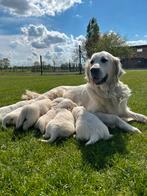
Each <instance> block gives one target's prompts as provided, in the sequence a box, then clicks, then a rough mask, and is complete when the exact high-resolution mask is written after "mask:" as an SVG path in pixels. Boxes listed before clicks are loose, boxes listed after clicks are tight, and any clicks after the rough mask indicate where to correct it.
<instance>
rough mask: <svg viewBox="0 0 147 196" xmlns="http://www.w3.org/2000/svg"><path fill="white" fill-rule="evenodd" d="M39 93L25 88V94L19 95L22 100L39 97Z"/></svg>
mask: <svg viewBox="0 0 147 196" xmlns="http://www.w3.org/2000/svg"><path fill="white" fill-rule="evenodd" d="M39 96H40V94H39V93H36V92H33V91H29V90H26V91H25V94H23V95H22V96H21V99H23V100H30V99H35V98H37V97H39Z"/></svg>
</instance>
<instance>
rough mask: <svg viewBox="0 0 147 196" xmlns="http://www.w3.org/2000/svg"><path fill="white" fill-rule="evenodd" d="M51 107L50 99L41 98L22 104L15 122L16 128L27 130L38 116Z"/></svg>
mask: <svg viewBox="0 0 147 196" xmlns="http://www.w3.org/2000/svg"><path fill="white" fill-rule="evenodd" d="M50 108H51V100H50V99H42V100H38V101H35V102H33V103H32V104H30V105H27V106H24V107H23V108H22V111H21V113H20V115H19V117H18V119H17V122H16V129H19V128H21V127H22V128H23V130H27V129H28V128H30V127H31V126H33V125H34V124H35V123H36V121H37V120H38V119H39V117H40V116H42V115H44V114H45V113H46V112H48V110H49V109H50Z"/></svg>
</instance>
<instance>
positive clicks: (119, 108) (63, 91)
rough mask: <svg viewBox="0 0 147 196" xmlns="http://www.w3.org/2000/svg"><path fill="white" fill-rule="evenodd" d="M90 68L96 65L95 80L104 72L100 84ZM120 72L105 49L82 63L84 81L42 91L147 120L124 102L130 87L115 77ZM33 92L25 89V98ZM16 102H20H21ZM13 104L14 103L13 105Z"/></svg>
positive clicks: (91, 109) (94, 108) (93, 109)
mask: <svg viewBox="0 0 147 196" xmlns="http://www.w3.org/2000/svg"><path fill="white" fill-rule="evenodd" d="M102 58H105V59H107V62H105V63H104V62H102ZM91 62H92V63H91ZM92 68H99V69H100V74H99V76H98V77H97V79H96V80H97V82H100V81H102V80H103V79H104V78H105V77H106V76H107V80H106V81H105V82H104V83H102V84H96V82H95V80H94V79H93V78H92V74H91V69H92ZM123 73H124V71H123V69H122V67H121V63H120V60H119V59H118V58H116V57H114V56H113V55H111V54H110V53H108V52H105V51H102V52H98V53H95V54H93V55H92V57H91V59H90V60H89V61H88V62H87V64H86V65H85V76H86V79H87V83H86V84H83V85H80V86H59V87H56V88H54V89H52V90H50V91H49V92H47V93H44V94H43V95H45V96H48V95H49V96H51V95H52V96H53V97H61V96H62V97H65V98H69V99H71V100H72V101H73V102H75V103H76V104H78V105H82V106H84V107H85V108H86V110H87V111H89V112H92V113H95V112H102V113H105V114H114V115H116V116H117V117H120V118H121V119H125V120H136V121H139V122H143V123H147V117H146V116H144V115H142V114H138V113H135V112H132V111H131V110H130V108H129V107H128V106H127V102H128V99H129V97H130V95H131V91H130V89H129V88H128V86H127V85H125V84H123V83H122V82H120V80H119V77H120V76H121V75H122V74H123ZM31 94H32V96H31ZM34 94H35V93H34V92H30V91H29V95H28V96H27V94H26V97H25V98H28V99H31V98H34V97H35V98H36V97H39V96H40V94H37V93H36V94H35V95H34ZM18 104H21V102H20V103H18ZM10 107H11V106H7V108H5V109H6V110H7V109H8V110H9V109H10ZM16 108H17V104H16V105H15V109H16ZM2 110H3V108H1V109H0V114H1V113H2V112H1V111H2ZM110 119H111V116H110ZM116 126H118V125H116ZM127 129H128V128H127Z"/></svg>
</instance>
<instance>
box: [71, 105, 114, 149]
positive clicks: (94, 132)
mask: <svg viewBox="0 0 147 196" xmlns="http://www.w3.org/2000/svg"><path fill="white" fill-rule="evenodd" d="M72 113H73V116H74V118H75V121H76V123H75V124H76V125H75V126H76V139H78V140H85V141H87V142H86V144H85V145H86V146H87V145H90V144H94V143H95V142H97V141H98V140H100V139H104V140H108V139H110V138H111V137H112V135H111V134H110V133H109V130H108V128H107V127H106V125H104V124H103V122H102V121H101V120H99V119H98V118H97V117H96V116H95V115H94V114H92V113H90V112H87V111H86V109H85V108H84V107H83V106H78V107H75V108H74V109H73V111H72Z"/></svg>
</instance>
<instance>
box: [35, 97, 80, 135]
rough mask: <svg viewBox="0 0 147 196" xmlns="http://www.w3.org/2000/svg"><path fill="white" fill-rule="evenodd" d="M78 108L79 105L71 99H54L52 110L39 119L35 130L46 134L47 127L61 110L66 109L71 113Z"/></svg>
mask: <svg viewBox="0 0 147 196" xmlns="http://www.w3.org/2000/svg"><path fill="white" fill-rule="evenodd" d="M76 106H77V105H76V104H75V103H74V102H73V101H72V100H70V99H65V98H62V97H60V98H56V99H54V100H53V101H52V104H51V108H52V109H51V110H49V111H48V112H47V113H46V114H44V115H43V116H41V117H40V118H39V120H38V121H37V123H36V125H35V128H37V129H38V130H40V132H41V133H42V134H43V133H45V129H46V125H47V124H48V123H49V122H50V120H52V119H53V118H54V117H55V115H56V114H57V113H58V109H59V108H60V109H61V108H64V109H67V110H70V111H71V110H72V109H73V108H74V107H76Z"/></svg>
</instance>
